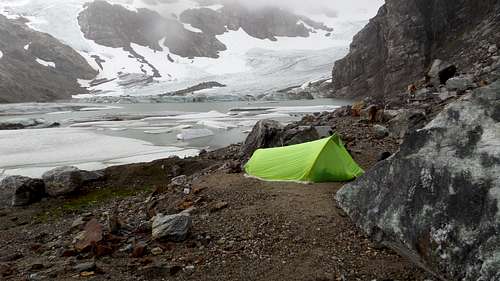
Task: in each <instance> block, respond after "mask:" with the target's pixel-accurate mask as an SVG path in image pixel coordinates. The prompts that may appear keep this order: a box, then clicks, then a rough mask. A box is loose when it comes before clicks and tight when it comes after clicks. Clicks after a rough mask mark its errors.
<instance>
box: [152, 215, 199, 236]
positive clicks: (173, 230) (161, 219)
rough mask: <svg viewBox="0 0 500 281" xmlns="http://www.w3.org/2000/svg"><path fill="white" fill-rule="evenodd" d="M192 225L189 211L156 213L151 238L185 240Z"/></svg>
mask: <svg viewBox="0 0 500 281" xmlns="http://www.w3.org/2000/svg"><path fill="white" fill-rule="evenodd" d="M191 226H192V219H191V216H190V215H189V213H180V214H176V215H167V216H165V215H163V214H158V215H156V217H155V218H154V220H153V226H152V237H153V239H160V240H169V241H174V242H181V241H184V240H186V238H187V236H188V234H189V230H190V229H191Z"/></svg>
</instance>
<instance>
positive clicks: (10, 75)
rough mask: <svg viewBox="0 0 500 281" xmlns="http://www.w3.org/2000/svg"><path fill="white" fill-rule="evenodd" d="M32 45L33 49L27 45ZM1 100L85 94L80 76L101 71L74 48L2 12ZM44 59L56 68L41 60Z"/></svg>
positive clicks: (25, 99) (67, 96)
mask: <svg viewBox="0 0 500 281" xmlns="http://www.w3.org/2000/svg"><path fill="white" fill-rule="evenodd" d="M28 44H29V48H25V46H27V45H28ZM0 51H1V52H2V54H3V55H2V56H1V58H0V103H7V102H26V101H51V100H56V99H68V98H71V96H72V95H75V94H83V93H85V92H86V90H85V89H83V88H81V87H80V85H79V84H78V82H77V79H79V78H80V79H92V78H94V77H95V76H96V75H97V72H96V71H95V70H94V69H93V68H92V67H91V66H90V65H89V64H88V63H87V61H86V60H85V59H84V58H83V57H82V56H80V54H78V53H77V52H76V51H74V50H73V49H72V48H70V47H68V46H66V45H64V44H62V43H61V42H59V41H58V40H57V39H55V38H54V37H52V36H50V35H48V34H45V33H41V32H37V31H34V30H31V29H30V28H28V27H27V26H26V25H25V24H24V22H23V21H22V20H9V19H7V18H6V17H4V16H2V15H0ZM37 59H41V60H44V61H47V62H52V63H54V65H55V67H51V66H45V65H42V64H40V63H38V62H37Z"/></svg>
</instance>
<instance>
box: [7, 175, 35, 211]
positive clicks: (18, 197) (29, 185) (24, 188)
mask: <svg viewBox="0 0 500 281" xmlns="http://www.w3.org/2000/svg"><path fill="white" fill-rule="evenodd" d="M44 196H45V185H44V183H43V181H42V180H40V179H32V178H28V177H22V176H9V177H6V178H5V179H3V180H2V181H1V182H0V207H6V206H26V205H29V204H32V203H35V202H37V201H40V200H41V199H42V198H43V197H44Z"/></svg>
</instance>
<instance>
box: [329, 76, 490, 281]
mask: <svg viewBox="0 0 500 281" xmlns="http://www.w3.org/2000/svg"><path fill="white" fill-rule="evenodd" d="M336 199H337V201H338V202H339V204H340V206H341V207H342V208H343V209H344V210H345V211H346V212H347V214H348V215H349V216H350V218H351V219H352V220H353V221H354V222H355V223H356V224H357V225H358V226H359V227H361V228H362V229H363V230H364V231H365V232H366V233H367V234H368V235H369V236H370V237H372V238H373V239H374V240H376V241H377V242H379V243H381V244H383V245H386V246H389V247H391V248H393V249H394V250H396V251H398V252H399V253H401V254H403V255H406V256H407V257H409V258H410V259H412V260H413V261H414V262H415V263H416V264H419V265H420V266H422V267H424V268H426V269H427V270H429V271H431V272H434V273H435V274H436V275H437V276H440V277H442V278H443V279H445V280H464V281H467V280H474V281H487V280H500V235H499V233H500V82H497V83H495V84H492V85H491V86H488V87H484V88H480V89H477V90H476V91H474V92H473V93H472V94H468V95H466V96H464V97H462V98H461V99H460V100H458V101H457V102H454V103H452V104H450V105H449V106H447V107H446V108H445V109H444V110H443V112H441V113H440V114H439V115H438V116H437V117H436V118H435V119H434V120H432V121H431V122H430V123H429V124H427V126H425V127H424V128H423V129H421V130H418V131H415V132H413V133H411V134H410V135H408V136H407V137H406V138H405V141H404V143H403V145H402V147H401V150H400V151H399V152H398V153H397V154H396V155H395V156H394V157H392V158H389V159H387V160H385V161H383V162H380V163H379V164H377V166H375V167H374V168H373V169H372V170H370V171H368V172H367V173H366V174H365V175H364V176H363V177H361V178H359V179H358V180H357V181H355V182H353V183H350V184H348V185H346V186H345V187H344V188H343V189H342V190H340V191H339V192H338V193H337V196H336Z"/></svg>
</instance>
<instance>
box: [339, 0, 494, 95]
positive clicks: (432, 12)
mask: <svg viewBox="0 0 500 281" xmlns="http://www.w3.org/2000/svg"><path fill="white" fill-rule="evenodd" d="M498 45H500V2H499V1H497V0H481V1H474V0H457V1H446V0H409V1H396V0H387V1H386V4H385V5H384V6H382V7H381V8H380V10H379V12H378V14H377V16H375V17H374V18H373V19H372V20H370V22H369V24H368V25H367V26H366V27H365V28H364V29H363V30H362V31H360V32H359V33H358V34H357V35H356V36H355V37H354V39H353V42H352V44H351V46H350V52H349V54H348V55H347V56H346V57H345V58H344V59H342V60H339V61H337V62H336V63H335V66H334V69H333V73H332V74H333V91H334V95H335V96H341V97H351V98H353V97H365V96H384V95H385V96H387V95H392V94H396V93H398V92H402V91H404V90H406V88H407V86H408V85H409V84H411V83H413V82H414V81H418V80H420V79H422V78H424V75H425V73H426V72H427V70H428V69H429V68H430V65H431V63H432V62H433V60H434V59H441V60H446V61H449V62H450V63H452V64H454V65H456V66H457V67H458V69H459V71H467V72H469V71H474V70H475V68H479V67H480V66H481V64H482V63H485V60H487V59H488V58H489V57H490V54H489V53H490V50H491V49H494V48H497V46H498Z"/></svg>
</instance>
